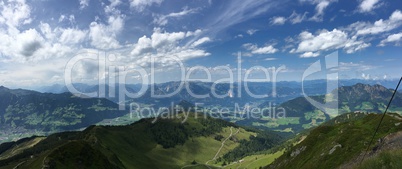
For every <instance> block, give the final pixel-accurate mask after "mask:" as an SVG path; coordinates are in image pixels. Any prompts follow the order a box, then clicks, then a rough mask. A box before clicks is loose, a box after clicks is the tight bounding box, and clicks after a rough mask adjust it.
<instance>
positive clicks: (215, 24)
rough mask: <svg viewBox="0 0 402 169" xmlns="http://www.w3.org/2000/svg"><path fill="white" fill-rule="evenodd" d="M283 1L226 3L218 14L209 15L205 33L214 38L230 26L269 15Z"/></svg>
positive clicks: (243, 0)
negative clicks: (262, 15)
mask: <svg viewBox="0 0 402 169" xmlns="http://www.w3.org/2000/svg"><path fill="white" fill-rule="evenodd" d="M283 2H284V1H255V0H242V1H228V2H226V4H225V6H224V7H223V8H222V9H220V11H219V13H218V14H214V15H210V16H211V18H208V19H209V20H208V21H209V22H208V24H207V25H206V27H205V30H206V31H205V33H206V34H208V36H210V37H214V36H216V35H217V34H219V33H220V32H221V31H223V30H225V29H227V28H228V27H230V26H233V25H235V24H238V23H241V22H243V21H246V20H249V19H250V18H253V17H255V16H258V15H261V14H267V13H270V11H273V10H274V8H276V7H277V6H278V5H280V4H282V3H283Z"/></svg>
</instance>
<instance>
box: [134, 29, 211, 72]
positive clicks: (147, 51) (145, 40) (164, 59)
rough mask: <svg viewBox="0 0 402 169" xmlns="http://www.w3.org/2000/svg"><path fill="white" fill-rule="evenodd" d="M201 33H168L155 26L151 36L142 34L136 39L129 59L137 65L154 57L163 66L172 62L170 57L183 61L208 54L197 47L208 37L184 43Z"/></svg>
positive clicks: (199, 31)
mask: <svg viewBox="0 0 402 169" xmlns="http://www.w3.org/2000/svg"><path fill="white" fill-rule="evenodd" d="M201 33H202V31H201V30H196V31H189V32H171V33H169V32H163V31H162V29H160V28H156V29H154V32H153V34H152V35H151V37H147V36H143V37H141V38H139V39H138V41H137V43H136V44H134V48H133V50H132V51H131V53H130V54H131V56H132V57H131V59H133V61H134V62H135V63H137V64H138V65H142V66H144V65H147V64H149V63H150V61H151V60H150V58H155V61H156V62H158V63H159V64H160V65H159V66H162V67H164V66H171V65H172V64H173V63H174V59H172V57H175V58H177V59H179V60H180V61H185V60H188V59H192V58H197V57H204V56H208V55H210V53H208V52H206V51H204V50H201V49H198V48H197V47H198V46H199V45H201V44H203V43H206V42H209V41H210V39H209V38H208V37H202V38H200V39H197V40H196V41H194V42H193V43H190V44H188V43H185V42H186V41H190V39H191V38H194V37H196V36H199V35H200V34H201Z"/></svg>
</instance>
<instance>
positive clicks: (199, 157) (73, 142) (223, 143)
mask: <svg viewBox="0 0 402 169" xmlns="http://www.w3.org/2000/svg"><path fill="white" fill-rule="evenodd" d="M153 120H154V119H142V120H140V121H138V122H136V123H133V124H131V125H126V126H91V127H89V128H87V129H86V130H84V131H82V132H67V133H59V134H54V135H50V136H49V137H47V138H46V139H43V140H42V141H40V142H39V143H37V144H36V145H35V146H33V147H31V148H26V149H25V150H24V151H22V152H21V153H19V154H16V155H14V156H12V157H9V158H6V159H3V160H0V168H13V167H15V166H19V167H22V168H25V167H29V168H42V167H44V166H45V167H50V168H53V167H55V168H71V167H72V168H97V167H99V166H104V167H106V168H164V169H165V168H203V167H204V168H205V167H206V166H208V167H211V168H218V167H222V166H225V165H230V164H232V163H234V162H235V161H236V160H237V159H242V158H243V157H245V156H247V155H251V153H253V152H254V153H256V152H258V151H266V150H268V149H269V148H272V147H273V146H274V145H277V144H278V143H279V142H280V141H281V138H280V137H279V136H277V135H276V134H274V133H266V132H262V131H258V130H249V129H244V128H241V127H238V126H236V125H234V124H232V123H229V122H226V121H223V120H219V119H213V118H210V117H208V118H204V117H203V116H197V115H195V116H193V117H190V118H188V120H187V121H185V122H183V117H182V116H180V114H179V115H178V116H177V118H173V119H159V120H158V121H157V122H156V123H152V121H153ZM256 140H259V141H260V142H262V143H260V144H258V146H257V145H256V146H254V147H249V148H247V149H245V147H247V146H248V145H250V143H255V142H256ZM233 152H236V153H233ZM227 154H231V156H230V157H231V158H227V157H225V155H227ZM0 155H1V154H0ZM88 161H92V162H88Z"/></svg>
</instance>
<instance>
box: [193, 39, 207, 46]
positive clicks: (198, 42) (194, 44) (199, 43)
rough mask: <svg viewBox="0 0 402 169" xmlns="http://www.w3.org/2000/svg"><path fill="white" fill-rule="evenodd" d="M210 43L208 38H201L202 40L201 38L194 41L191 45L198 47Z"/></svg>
mask: <svg viewBox="0 0 402 169" xmlns="http://www.w3.org/2000/svg"><path fill="white" fill-rule="evenodd" d="M210 41H211V39H210V38H209V37H203V38H201V39H198V40H196V41H195V42H194V43H193V44H192V46H194V47H195V46H199V45H202V44H204V43H207V42H210Z"/></svg>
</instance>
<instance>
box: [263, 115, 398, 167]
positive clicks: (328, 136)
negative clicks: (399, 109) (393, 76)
mask: <svg viewBox="0 0 402 169" xmlns="http://www.w3.org/2000/svg"><path fill="white" fill-rule="evenodd" d="M380 119H381V115H378V114H368V115H365V114H362V113H351V114H343V115H341V116H339V117H337V118H335V119H333V120H331V121H329V122H327V123H325V124H323V125H321V126H319V127H317V128H315V129H313V130H311V132H310V133H309V134H308V136H307V138H306V139H304V141H302V142H301V143H300V144H298V145H296V146H293V147H291V148H290V149H288V150H287V151H286V152H285V153H284V155H282V156H281V157H280V158H278V159H277V160H276V161H275V162H274V163H273V164H271V165H270V166H268V167H267V168H337V167H339V166H341V165H342V164H345V163H353V162H350V161H351V160H355V161H356V159H358V157H359V156H361V154H362V152H364V151H365V150H366V147H367V145H368V143H369V142H370V139H371V137H372V134H373V132H374V131H375V128H376V127H377V125H378V122H379V121H380ZM401 122H402V118H401V117H400V116H399V115H397V114H389V115H387V116H385V118H384V121H383V123H382V125H381V127H380V129H379V131H378V133H377V135H376V137H375V141H377V140H378V139H379V138H384V137H385V136H387V135H389V134H391V133H395V132H398V131H402V125H399V124H400V123H401ZM376 149H378V145H377V142H375V143H374V144H373V145H372V147H370V150H373V151H374V150H376Z"/></svg>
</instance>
